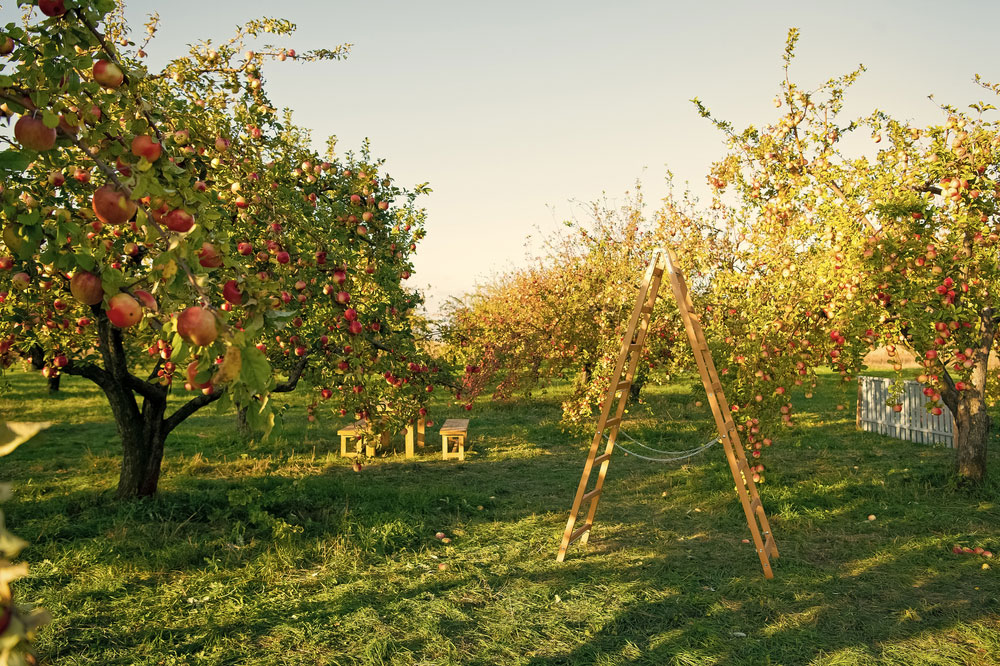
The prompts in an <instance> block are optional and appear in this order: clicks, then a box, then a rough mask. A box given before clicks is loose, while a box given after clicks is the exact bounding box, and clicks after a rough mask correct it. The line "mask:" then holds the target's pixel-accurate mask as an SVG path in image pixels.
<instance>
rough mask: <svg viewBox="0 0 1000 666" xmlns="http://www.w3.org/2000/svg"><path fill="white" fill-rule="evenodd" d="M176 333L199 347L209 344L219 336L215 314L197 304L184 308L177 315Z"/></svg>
mask: <svg viewBox="0 0 1000 666" xmlns="http://www.w3.org/2000/svg"><path fill="white" fill-rule="evenodd" d="M177 333H178V335H180V336H181V337H182V338H184V339H185V340H187V341H188V342H191V343H193V344H196V345H198V346H200V347H204V346H206V345H210V344H212V343H213V342H215V338H217V337H218V336H219V329H218V328H217V326H216V322H215V315H213V314H212V313H211V312H209V311H208V310H206V309H205V308H202V307H199V306H197V305H194V306H191V307H189V308H187V309H186V310H184V312H182V313H181V314H180V315H179V316H178V317H177Z"/></svg>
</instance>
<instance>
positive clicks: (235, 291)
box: [222, 280, 243, 305]
mask: <svg viewBox="0 0 1000 666" xmlns="http://www.w3.org/2000/svg"><path fill="white" fill-rule="evenodd" d="M222 297H223V298H225V299H226V300H227V301H229V302H230V303H232V304H233V305H242V304H243V292H241V291H240V288H239V286H238V285H237V284H236V280H230V281H229V282H227V283H226V284H225V285H223V287H222Z"/></svg>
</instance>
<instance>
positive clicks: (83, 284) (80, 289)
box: [69, 271, 104, 305]
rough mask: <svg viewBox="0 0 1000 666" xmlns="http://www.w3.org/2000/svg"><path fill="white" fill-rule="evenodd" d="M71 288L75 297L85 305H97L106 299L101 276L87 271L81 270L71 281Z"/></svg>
mask: <svg viewBox="0 0 1000 666" xmlns="http://www.w3.org/2000/svg"><path fill="white" fill-rule="evenodd" d="M69 290H70V292H71V293H72V294H73V298H75V299H76V300H78V301H80V302H81V303H83V304H84V305H97V304H98V303H100V302H101V301H102V300H104V287H102V286H101V278H100V277H98V276H97V275H94V274H93V273H88V272H87V271H79V272H78V273H76V274H75V275H73V277H72V278H71V279H70V281H69Z"/></svg>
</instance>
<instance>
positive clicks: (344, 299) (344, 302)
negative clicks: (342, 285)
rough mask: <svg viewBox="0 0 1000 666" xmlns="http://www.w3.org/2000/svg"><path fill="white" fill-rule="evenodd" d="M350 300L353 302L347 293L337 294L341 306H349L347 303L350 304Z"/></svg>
mask: <svg viewBox="0 0 1000 666" xmlns="http://www.w3.org/2000/svg"><path fill="white" fill-rule="evenodd" d="M350 300H351V295H350V294H348V293H347V292H346V291H338V292H337V302H338V303H340V304H341V305H347V303H348V302H350Z"/></svg>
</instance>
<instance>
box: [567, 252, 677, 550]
mask: <svg viewBox="0 0 1000 666" xmlns="http://www.w3.org/2000/svg"><path fill="white" fill-rule="evenodd" d="M660 259H661V258H660V255H659V254H657V255H654V257H653V261H651V262H650V266H656V265H658V264H659V263H660ZM662 281H663V273H662V271H661V272H660V273H658V274H656V273H654V276H653V282H652V284H651V285H650V286H649V295H648V297H647V298H646V299H645V300H646V303H645V305H644V308H645V306H646V305H651V304H652V303H655V302H656V297H657V294H658V293H659V291H660V283H661V282H662ZM651 309H652V308H649V309H647V310H645V312H644V314H643V316H642V318H641V321H640V327H639V330H638V331H637V333H636V341H635V343H633V346H635V347H636V351H635V353H633V354H632V359H631V360H630V361H629V365H628V372H627V373H626V375H625V378H626V379H627V380H628V381H629V383H630V384H631V382H632V379H633V378H634V377H635V371H636V368H637V367H638V366H639V360H640V358H641V357H642V350H643V348H644V346H645V344H646V336H647V335H648V333H649V321H650V318H651V315H652V312H651ZM613 390H614V389H613V387H612V391H613ZM628 399H629V391H622V395H621V397H620V398H619V399H618V408H617V409H616V410H615V417H614V418H615V420H616V423H615V425H613V426H612V427H611V432H610V433H608V445H607V447H606V448H605V453H608V454H610V453H611V452H612V451H614V449H615V442H616V441H617V439H618V430H619V428H620V427H621V419H622V417H623V416H624V415H625V406H626V405H627V404H628ZM610 463H611V460H610V459H606V460H605V461H604V462H603V463H601V467H600V470H599V471H598V474H597V483H596V484H594V491H596V493H597V494H596V495H595V496H594V497H593V498H592V499H591V500H590V506H589V507H587V522H586V523H585V524H586V525H593V524H594V516H595V515H596V514H597V505H598V503H599V502H600V499H601V492H600V491H601V490H602V489H603V488H604V479H605V477H606V476H607V473H608V466H609V465H610ZM589 537H590V532H589V531H588V532H586V533H585V534H584V535H583V537H582V538H581V539H580V543H587V539H589Z"/></svg>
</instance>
